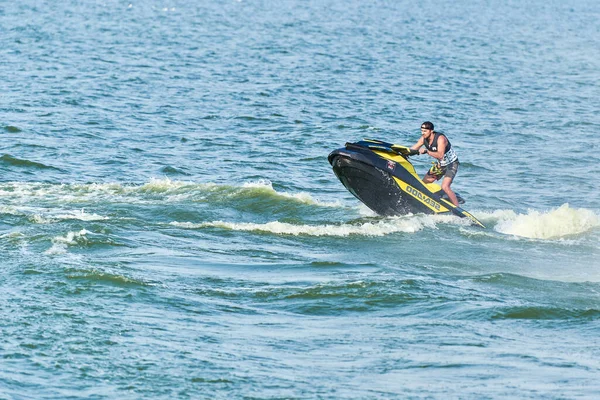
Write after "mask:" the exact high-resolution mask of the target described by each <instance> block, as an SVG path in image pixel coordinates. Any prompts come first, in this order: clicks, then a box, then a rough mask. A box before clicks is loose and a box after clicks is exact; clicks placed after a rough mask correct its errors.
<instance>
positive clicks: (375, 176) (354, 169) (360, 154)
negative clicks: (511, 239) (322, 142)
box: [328, 139, 485, 228]
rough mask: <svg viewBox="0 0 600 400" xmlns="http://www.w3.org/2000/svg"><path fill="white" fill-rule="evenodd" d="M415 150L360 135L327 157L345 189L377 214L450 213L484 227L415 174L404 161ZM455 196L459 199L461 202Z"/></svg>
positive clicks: (414, 153)
mask: <svg viewBox="0 0 600 400" xmlns="http://www.w3.org/2000/svg"><path fill="white" fill-rule="evenodd" d="M416 154H418V152H417V151H416V150H411V149H410V148H409V147H405V146H400V145H396V144H392V143H386V142H382V141H379V140H372V139H364V140H361V141H359V142H356V143H346V146H345V147H343V148H341V149H337V150H334V151H332V152H331V154H329V157H328V160H329V163H330V164H331V166H332V167H333V172H334V173H335V175H336V176H337V177H338V179H339V180H340V181H341V182H342V184H343V185H344V186H345V187H346V189H348V190H349V191H350V193H352V194H353V195H354V196H355V197H356V198H357V199H359V200H360V201H362V202H363V203H364V204H365V205H366V206H367V207H369V208H370V209H371V210H373V211H375V212H376V213H377V214H379V215H384V216H390V215H403V214H409V213H425V214H454V215H457V216H459V217H463V218H468V219H470V220H471V221H472V222H473V224H475V225H478V226H481V227H483V228H485V226H484V225H483V224H482V223H481V222H479V221H478V220H477V218H475V217H474V216H472V215H471V214H470V213H468V212H467V211H465V210H463V209H462V208H460V207H457V206H455V205H454V204H452V202H451V201H450V200H449V199H448V198H447V196H446V194H445V193H444V191H443V190H442V188H441V186H440V185H438V184H436V183H424V182H423V181H422V180H421V178H419V176H418V175H417V173H416V172H415V168H414V167H413V165H412V164H411V163H410V161H408V157H410V156H412V155H416ZM457 197H458V199H459V203H463V202H464V200H462V198H461V197H460V196H459V195H458V194H457Z"/></svg>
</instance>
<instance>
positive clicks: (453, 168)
mask: <svg viewBox="0 0 600 400" xmlns="http://www.w3.org/2000/svg"><path fill="white" fill-rule="evenodd" d="M459 164H460V163H459V162H458V160H456V161H454V162H451V163H450V164H448V165H446V166H444V167H440V166H439V165H437V164H436V165H434V166H432V167H431V169H430V170H429V171H427V175H429V176H432V177H434V178H435V180H436V181H437V180H439V179H441V178H442V177H446V176H447V177H448V178H450V179H454V177H455V176H456V173H457V172H458V165H459Z"/></svg>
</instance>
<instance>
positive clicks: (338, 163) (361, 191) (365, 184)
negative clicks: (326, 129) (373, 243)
mask: <svg viewBox="0 0 600 400" xmlns="http://www.w3.org/2000/svg"><path fill="white" fill-rule="evenodd" d="M331 163H332V166H333V172H334V173H335V175H336V176H337V177H338V179H339V180H340V182H342V184H343V185H344V186H345V187H346V189H348V191H349V192H350V193H352V194H353V195H354V196H355V197H356V198H357V199H359V200H360V201H361V202H363V203H364V204H365V205H366V206H367V207H369V208H370V209H371V210H373V211H375V212H376V213H377V214H379V215H383V216H391V215H403V214H409V213H415V212H422V213H427V214H433V213H434V212H433V211H432V210H431V209H429V208H428V207H426V206H425V205H423V204H421V203H420V202H419V201H417V200H415V199H414V198H413V197H411V196H406V194H405V193H404V192H403V191H402V189H401V188H400V186H399V185H398V184H397V183H396V181H395V180H394V178H393V176H392V175H391V174H390V173H388V172H386V171H384V170H382V169H380V168H377V167H375V166H373V165H369V164H365V163H364V162H361V161H357V160H354V159H352V158H351V157H347V156H346V157H345V156H340V155H338V156H334V157H333V159H332V161H331Z"/></svg>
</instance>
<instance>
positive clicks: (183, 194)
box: [0, 178, 343, 208]
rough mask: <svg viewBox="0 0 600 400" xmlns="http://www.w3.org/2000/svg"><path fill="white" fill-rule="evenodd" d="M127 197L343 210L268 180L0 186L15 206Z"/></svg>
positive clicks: (151, 181) (3, 184) (0, 195)
mask: <svg viewBox="0 0 600 400" xmlns="http://www.w3.org/2000/svg"><path fill="white" fill-rule="evenodd" d="M127 197H134V198H135V197H138V198H139V197H142V198H143V200H144V201H150V200H153V201H164V202H177V201H203V202H223V201H225V200H245V199H254V198H256V199H257V200H258V201H259V202H260V201H264V200H271V201H278V200H283V201H292V202H294V203H298V204H306V205H316V206H319V207H334V208H337V207H343V206H342V205H341V203H340V202H338V201H334V202H324V201H321V200H318V199H316V198H314V197H313V196H312V195H311V194H309V193H306V192H298V193H290V192H286V191H278V190H275V189H274V188H273V184H272V183H271V182H270V181H268V180H259V181H251V182H246V183H243V184H241V185H238V186H236V185H226V184H216V183H196V182H187V181H178V180H171V179H169V178H164V179H151V180H150V181H149V182H147V183H144V184H141V185H135V184H126V183H86V184H78V183H73V184H49V183H30V182H8V183H1V184H0V198H5V199H7V200H13V201H15V202H22V201H28V200H30V199H44V200H53V199H54V200H56V201H61V202H85V201H98V200H106V201H109V202H112V201H123V199H124V198H127Z"/></svg>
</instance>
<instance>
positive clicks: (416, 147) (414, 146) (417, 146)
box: [410, 138, 423, 150]
mask: <svg viewBox="0 0 600 400" xmlns="http://www.w3.org/2000/svg"><path fill="white" fill-rule="evenodd" d="M421 146H423V138H420V139H419V140H418V141H417V143H415V144H413V145H412V147H411V148H410V149H411V150H419V149H420V148H421Z"/></svg>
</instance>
